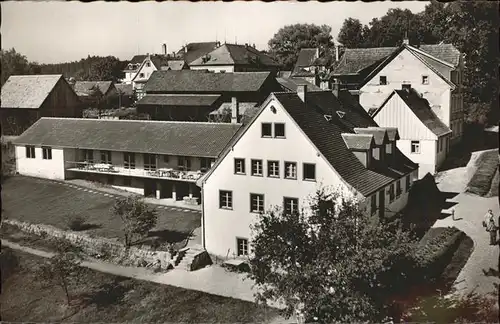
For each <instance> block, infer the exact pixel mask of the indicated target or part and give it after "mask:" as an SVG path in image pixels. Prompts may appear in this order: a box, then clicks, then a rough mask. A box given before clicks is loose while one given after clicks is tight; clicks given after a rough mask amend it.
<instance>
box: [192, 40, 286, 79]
mask: <svg viewBox="0 0 500 324" xmlns="http://www.w3.org/2000/svg"><path fill="white" fill-rule="evenodd" d="M279 67H280V65H279V64H278V62H276V61H275V60H274V59H273V58H271V57H270V56H269V55H267V54H265V53H262V52H260V51H259V50H257V49H256V48H254V47H252V46H250V45H248V44H245V45H237V44H222V45H220V46H219V47H217V48H216V49H214V50H213V51H211V52H209V53H207V54H205V55H203V56H200V57H198V58H197V59H196V60H194V61H193V62H191V63H189V68H190V69H191V70H209V71H211V72H218V73H223V72H256V71H271V72H273V73H277V72H278V70H279Z"/></svg>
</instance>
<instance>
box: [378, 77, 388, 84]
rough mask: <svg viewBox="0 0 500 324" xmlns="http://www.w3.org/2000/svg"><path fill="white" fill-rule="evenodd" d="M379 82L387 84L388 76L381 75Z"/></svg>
mask: <svg viewBox="0 0 500 324" xmlns="http://www.w3.org/2000/svg"><path fill="white" fill-rule="evenodd" d="M379 84H380V85H386V84H387V76H385V75H381V76H380V77H379Z"/></svg>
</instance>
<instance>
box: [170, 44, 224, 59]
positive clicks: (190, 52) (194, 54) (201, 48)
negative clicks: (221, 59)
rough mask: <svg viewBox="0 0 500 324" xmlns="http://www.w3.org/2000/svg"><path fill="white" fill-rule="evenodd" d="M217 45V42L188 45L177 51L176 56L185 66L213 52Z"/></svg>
mask: <svg viewBox="0 0 500 324" xmlns="http://www.w3.org/2000/svg"><path fill="white" fill-rule="evenodd" d="M217 45H218V42H201V43H189V44H187V45H186V46H183V47H182V48H181V49H180V50H179V51H177V53H176V55H177V56H181V57H182V58H183V59H184V61H185V62H186V63H187V64H191V62H193V61H194V60H196V59H197V58H199V57H202V56H203V55H205V54H207V53H210V52H211V51H213V50H214V49H215V48H216V47H217ZM186 49H187V52H186Z"/></svg>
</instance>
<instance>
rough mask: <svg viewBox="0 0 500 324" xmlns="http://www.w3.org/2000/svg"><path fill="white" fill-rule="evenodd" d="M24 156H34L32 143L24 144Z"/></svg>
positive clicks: (31, 157) (32, 157) (29, 157)
mask: <svg viewBox="0 0 500 324" xmlns="http://www.w3.org/2000/svg"><path fill="white" fill-rule="evenodd" d="M26 158H28V159H34V158H35V147H34V146H33V145H26Z"/></svg>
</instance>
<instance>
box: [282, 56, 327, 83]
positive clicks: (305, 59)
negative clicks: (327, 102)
mask: <svg viewBox="0 0 500 324" xmlns="http://www.w3.org/2000/svg"><path fill="white" fill-rule="evenodd" d="M329 68H330V62H329V58H328V57H327V55H326V54H325V53H320V49H319V48H302V49H301V50H300V52H299V56H298V58H297V62H296V63H295V67H294V69H293V71H292V74H291V77H292V78H301V79H304V80H306V81H307V82H309V83H311V84H314V85H315V86H318V87H320V88H321V89H324V90H326V89H330V83H329V76H330V70H329Z"/></svg>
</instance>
